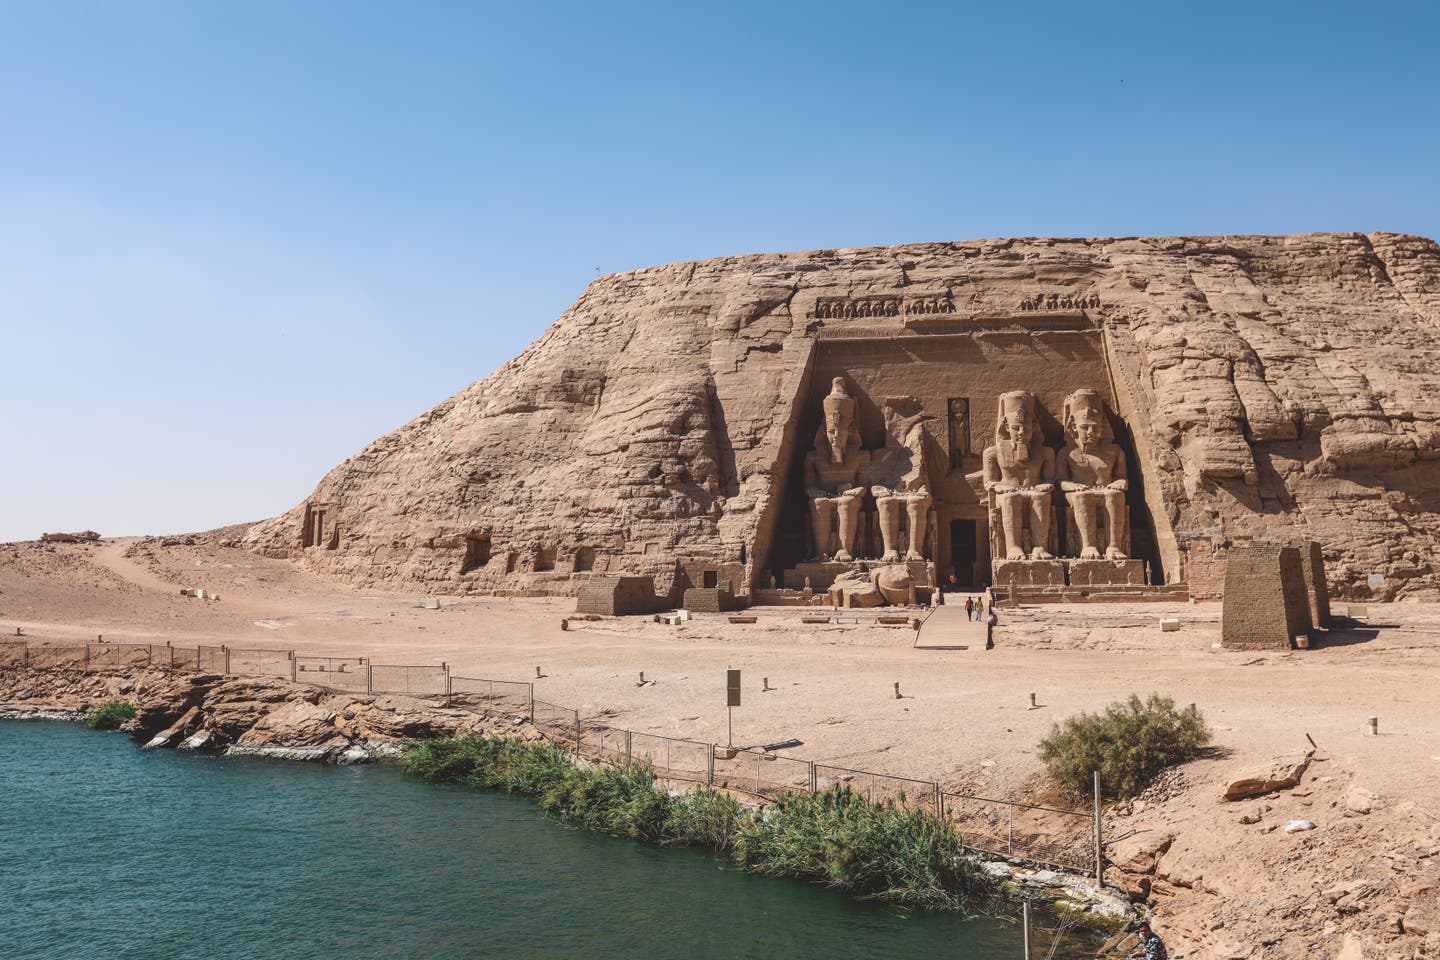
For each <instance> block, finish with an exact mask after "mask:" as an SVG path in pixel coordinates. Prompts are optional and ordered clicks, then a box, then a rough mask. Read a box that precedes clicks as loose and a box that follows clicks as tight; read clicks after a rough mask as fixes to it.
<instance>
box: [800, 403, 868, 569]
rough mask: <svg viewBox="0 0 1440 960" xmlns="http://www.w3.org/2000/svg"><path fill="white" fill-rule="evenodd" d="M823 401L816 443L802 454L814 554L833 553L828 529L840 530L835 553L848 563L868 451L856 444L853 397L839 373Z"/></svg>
mask: <svg viewBox="0 0 1440 960" xmlns="http://www.w3.org/2000/svg"><path fill="white" fill-rule="evenodd" d="M823 406H824V409H825V422H824V423H823V424H821V425H820V429H819V430H817V431H815V447H814V449H813V450H811V451H810V452H809V453H807V454H806V455H805V493H806V495H807V496H808V497H809V498H810V522H811V528H810V529H811V535H812V537H813V540H814V544H813V546H814V550H815V552H814V559H816V560H827V559H830V558H831V554H830V543H831V534H832V533H838V535H839V545H838V547H837V549H836V550H835V553H834V559H835V560H837V561H839V562H841V563H848V562H850V561H851V560H853V559H854V554H853V551H854V549H855V531H856V529H857V527H858V526H859V519H860V499H861V498H862V497H863V496H864V495H865V487H864V484H863V481H862V478H861V474H862V472H863V471H864V468H865V467H866V466H868V464H869V460H870V455H869V454H868V453H866V452H865V451H864V450H861V449H860V430H859V427H858V426H857V424H856V416H855V412H856V411H855V398H854V397H852V396H850V394H849V392H848V391H847V390H846V389H845V380H844V378H843V377H836V378H835V379H834V380H833V381H832V382H831V385H830V394H829V395H828V396H827V397H826V398H825V400H824V402H823ZM837 528H838V529H837Z"/></svg>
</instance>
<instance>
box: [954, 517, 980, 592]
mask: <svg viewBox="0 0 1440 960" xmlns="http://www.w3.org/2000/svg"><path fill="white" fill-rule="evenodd" d="M976 526H977V523H976V521H974V520H951V521H950V569H951V570H952V571H953V572H954V573H955V583H956V585H957V586H959V587H961V588H962V589H965V590H974V589H976V588H977V587H978V586H979V585H978V584H977V583H976V582H975V565H976V562H977V561H978V560H979V559H980V554H979V546H980V539H979V536H978V535H977V530H976Z"/></svg>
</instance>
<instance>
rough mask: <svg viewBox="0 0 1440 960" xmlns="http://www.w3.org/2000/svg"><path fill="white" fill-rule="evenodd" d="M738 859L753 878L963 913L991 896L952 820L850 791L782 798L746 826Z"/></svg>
mask: <svg viewBox="0 0 1440 960" xmlns="http://www.w3.org/2000/svg"><path fill="white" fill-rule="evenodd" d="M735 856H736V859H737V860H739V861H740V862H741V863H742V864H743V865H744V866H745V868H746V869H748V870H750V871H752V872H754V873H763V874H767V875H770V876H782V877H799V878H801V879H805V880H812V881H817V882H820V883H824V884H826V885H827V886H831V887H836V888H838V889H841V890H844V891H845V892H847V893H850V894H852V895H855V896H858V897H861V898H863V899H876V900H885V901H887V902H890V903H896V904H900V905H902V906H906V907H921V908H925V909H936V910H956V909H963V908H964V907H965V905H966V904H967V902H969V901H972V900H976V899H983V898H986V897H988V896H990V895H992V894H993V893H994V890H993V887H992V884H991V882H990V881H989V880H988V879H986V878H985V877H984V876H983V875H982V874H980V872H979V870H978V869H977V868H976V867H975V865H974V864H973V863H972V862H971V861H970V860H968V859H967V858H966V857H965V856H964V844H963V841H962V840H961V838H960V834H959V833H958V832H957V831H956V830H955V828H954V827H953V826H951V825H950V824H949V823H947V822H945V821H943V820H941V819H940V818H938V817H936V816H934V815H932V814H929V813H926V812H925V811H923V810H916V809H913V808H905V807H895V806H890V805H888V804H876V803H871V802H869V801H868V800H865V799H864V798H863V797H861V796H860V795H859V794H857V793H855V792H853V791H852V790H851V789H850V788H849V787H845V786H834V787H831V788H830V789H828V790H825V791H822V792H821V793H817V794H814V795H813V796H812V795H810V794H803V793H797V794H789V795H787V796H785V797H783V798H782V799H781V800H779V801H778V802H776V803H775V804H774V805H773V806H772V807H771V808H770V811H769V815H768V816H767V817H765V818H764V819H763V820H762V819H752V820H750V821H749V822H748V823H745V824H743V825H742V826H741V829H740V836H739V839H738V842H737V843H736V853H735Z"/></svg>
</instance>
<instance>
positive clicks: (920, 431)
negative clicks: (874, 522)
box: [870, 397, 931, 560]
mask: <svg viewBox="0 0 1440 960" xmlns="http://www.w3.org/2000/svg"><path fill="white" fill-rule="evenodd" d="M884 412H885V446H884V447H883V448H882V449H880V450H877V451H875V452H874V453H873V454H872V455H871V466H870V478H871V482H872V486H871V487H870V495H871V496H872V497H874V498H875V509H876V511H877V512H878V513H879V515H880V517H879V519H880V539H881V541H882V542H883V544H884V547H885V552H884V555H883V556H881V558H880V559H881V560H899V559H900V521H901V519H902V516H903V518H904V519H905V521H906V523H907V525H908V530H909V536H910V539H909V543H908V545H907V547H906V550H905V559H906V560H923V559H925V556H924V550H925V535H926V532H927V531H928V530H929V528H930V522H929V521H930V502H931V497H930V487H929V482H930V471H929V469H928V467H929V464H928V463H927V461H926V455H925V428H924V427H923V426H921V424H922V423H923V422H924V421H925V420H926V419H928V418H927V417H926V416H925V414H924V413H922V412H921V409H920V402H919V401H918V400H916V399H915V398H914V397H892V398H890V399H888V400H886V401H885V410H884Z"/></svg>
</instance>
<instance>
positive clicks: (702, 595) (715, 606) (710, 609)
mask: <svg viewBox="0 0 1440 960" xmlns="http://www.w3.org/2000/svg"><path fill="white" fill-rule="evenodd" d="M680 605H681V607H683V608H684V609H686V610H689V611H691V612H693V613H727V612H729V611H731V610H743V609H745V602H744V601H743V600H741V599H739V598H738V597H736V596H735V595H734V594H733V593H731V592H730V585H729V584H723V585H721V586H719V587H691V588H690V589H688V590H686V591H685V599H684V600H683V601H682V602H681V604H680Z"/></svg>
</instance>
